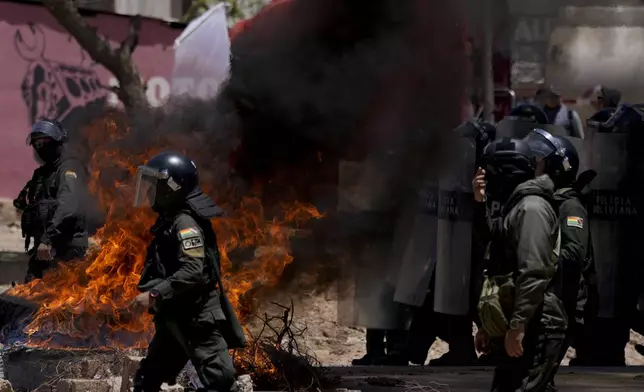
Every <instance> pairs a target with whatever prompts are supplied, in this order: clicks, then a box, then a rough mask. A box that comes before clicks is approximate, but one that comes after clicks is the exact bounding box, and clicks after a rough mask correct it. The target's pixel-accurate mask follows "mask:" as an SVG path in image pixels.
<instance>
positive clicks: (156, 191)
mask: <svg viewBox="0 0 644 392" xmlns="http://www.w3.org/2000/svg"><path fill="white" fill-rule="evenodd" d="M198 186H199V176H198V174H197V165H195V163H194V162H193V161H192V160H190V158H188V157H186V156H184V155H182V154H178V153H173V152H164V153H161V154H159V155H156V156H154V157H152V158H151V159H150V160H149V161H148V162H147V163H146V164H145V165H141V166H139V168H138V170H137V179H136V193H135V195H134V206H135V207H139V206H145V205H150V206H151V207H152V208H153V209H154V210H155V211H157V212H160V211H167V210H171V209H173V208H177V207H179V206H181V205H182V204H183V203H184V202H185V200H186V198H187V197H188V196H189V195H190V194H191V193H192V192H193V191H194V190H195V189H197V188H198Z"/></svg>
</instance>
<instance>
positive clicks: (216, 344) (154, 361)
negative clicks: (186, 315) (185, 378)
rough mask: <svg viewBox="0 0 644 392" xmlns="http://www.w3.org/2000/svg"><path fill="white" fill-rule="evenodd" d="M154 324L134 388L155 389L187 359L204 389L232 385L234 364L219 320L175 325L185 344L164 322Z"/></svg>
mask: <svg viewBox="0 0 644 392" xmlns="http://www.w3.org/2000/svg"><path fill="white" fill-rule="evenodd" d="M155 327H156V333H155V334H154V338H152V341H151V342H150V346H149V347H148V354H147V356H146V357H145V358H144V359H143V360H142V361H141V366H140V367H139V369H138V371H137V372H136V375H135V376H134V383H133V384H134V385H133V386H134V392H159V391H160V390H161V384H163V383H164V382H170V383H172V381H173V380H174V379H176V377H177V376H178V375H179V373H180V372H181V370H182V369H183V367H184V366H185V365H186V363H187V362H188V360H190V361H192V364H193V365H194V367H195V369H196V371H197V375H198V376H199V380H200V381H201V383H202V384H203V385H204V390H205V391H208V392H215V391H217V392H228V391H231V390H235V389H236V384H235V367H234V365H233V361H232V358H231V357H230V355H229V354H228V346H227V344H226V341H225V340H224V338H223V336H222V335H221V333H220V330H221V327H220V324H219V322H217V323H200V324H193V325H181V326H179V330H180V331H181V333H182V335H183V337H182V338H180V339H181V340H182V341H184V344H186V345H187V346H189V347H184V345H182V344H181V343H180V340H179V339H178V338H177V337H176V336H175V335H174V334H173V331H172V330H170V329H169V328H168V326H167V325H166V324H165V323H164V322H155ZM188 350H189V352H188Z"/></svg>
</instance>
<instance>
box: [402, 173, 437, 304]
mask: <svg viewBox="0 0 644 392" xmlns="http://www.w3.org/2000/svg"><path fill="white" fill-rule="evenodd" d="M437 204H438V184H437V181H436V180H433V179H428V180H427V181H425V182H423V183H422V184H421V186H420V188H419V190H418V192H417V193H416V194H414V195H413V198H412V199H411V200H409V201H408V202H407V203H405V209H404V212H403V214H401V217H400V219H399V221H398V224H397V225H396V235H395V239H394V250H393V254H392V257H401V258H402V261H401V267H400V273H399V274H398V280H397V282H396V292H395V294H394V301H396V302H399V303H402V304H406V305H411V306H416V307H420V306H422V305H423V303H424V302H425V297H426V296H427V290H428V289H429V283H430V281H431V279H432V275H433V273H434V268H435V266H436V239H437V230H438V217H437V215H436V212H437Z"/></svg>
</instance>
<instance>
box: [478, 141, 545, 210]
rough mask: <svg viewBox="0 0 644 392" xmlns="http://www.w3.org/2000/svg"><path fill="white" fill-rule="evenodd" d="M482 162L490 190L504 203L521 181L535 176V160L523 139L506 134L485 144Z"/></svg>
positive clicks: (487, 187)
mask: <svg viewBox="0 0 644 392" xmlns="http://www.w3.org/2000/svg"><path fill="white" fill-rule="evenodd" d="M480 166H481V168H482V169H483V170H485V180H486V181H487V186H486V194H488V195H489V196H490V197H492V198H493V199H494V200H495V201H499V202H501V203H504V202H505V201H506V200H507V199H508V198H509V197H510V195H511V194H512V192H513V191H514V189H515V188H516V187H517V186H518V185H519V184H521V183H523V182H525V181H528V180H530V179H533V178H534V173H535V167H536V166H535V160H534V158H533V155H532V152H531V150H530V147H529V146H528V144H527V143H526V142H524V141H523V140H520V139H510V138H503V139H500V140H496V141H493V142H491V143H490V144H488V145H487V146H486V147H485V150H484V151H483V156H482V157H481V160H480Z"/></svg>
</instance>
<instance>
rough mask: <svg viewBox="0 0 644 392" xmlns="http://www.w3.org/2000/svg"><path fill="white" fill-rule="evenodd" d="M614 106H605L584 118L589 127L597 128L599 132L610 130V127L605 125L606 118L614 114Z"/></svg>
mask: <svg viewBox="0 0 644 392" xmlns="http://www.w3.org/2000/svg"><path fill="white" fill-rule="evenodd" d="M615 110H616V109H615V108H605V109H602V110H600V111H598V112H597V113H595V114H593V115H592V116H590V117H589V118H588V120H586V125H587V126H588V127H589V128H594V129H597V130H598V131H599V132H612V127H609V126H607V125H606V123H607V122H608V120H609V119H610V118H611V117H613V114H615Z"/></svg>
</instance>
